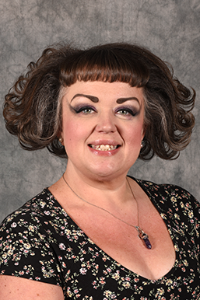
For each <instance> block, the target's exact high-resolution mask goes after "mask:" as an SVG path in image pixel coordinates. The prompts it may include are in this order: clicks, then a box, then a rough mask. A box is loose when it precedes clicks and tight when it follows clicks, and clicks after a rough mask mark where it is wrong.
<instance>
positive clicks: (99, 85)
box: [61, 81, 144, 180]
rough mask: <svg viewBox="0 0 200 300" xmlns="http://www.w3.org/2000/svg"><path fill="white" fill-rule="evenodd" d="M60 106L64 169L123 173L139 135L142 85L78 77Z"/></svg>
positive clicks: (134, 155)
mask: <svg viewBox="0 0 200 300" xmlns="http://www.w3.org/2000/svg"><path fill="white" fill-rule="evenodd" d="M62 109H63V119H62V132H61V136H62V138H63V140H64V146H65V149H66V152H67V155H68V164H67V169H68V171H70V172H72V173H73V172H76V173H79V174H82V175H84V176H86V177H90V178H96V179H98V180H105V179H111V178H115V177H117V176H121V175H124V174H127V172H128V170H129V168H130V167H131V166H132V165H133V164H134V163H135V161H136V159H137V158H138V155H139V152H140V149H141V141H142V139H143V135H144V133H143V125H144V100H143V92H142V88H137V87H131V86H130V85H129V84H127V83H122V82H114V83H109V82H101V81H95V82H91V81H88V82H83V81H77V82H76V83H75V84H73V85H71V86H70V87H67V88H66V93H65V95H64V97H63V103H62ZM72 173H70V174H72Z"/></svg>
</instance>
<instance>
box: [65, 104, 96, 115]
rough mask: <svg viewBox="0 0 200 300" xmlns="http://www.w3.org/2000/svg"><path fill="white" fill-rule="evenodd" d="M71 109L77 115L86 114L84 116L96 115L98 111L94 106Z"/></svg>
mask: <svg viewBox="0 0 200 300" xmlns="http://www.w3.org/2000/svg"><path fill="white" fill-rule="evenodd" d="M71 109H72V110H73V111H74V112H75V113H76V114H80V113H82V114H84V115H89V114H92V113H94V112H95V111H96V110H95V108H94V107H92V106H88V105H84V106H79V105H78V106H75V107H73V106H71Z"/></svg>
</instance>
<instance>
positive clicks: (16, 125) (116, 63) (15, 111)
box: [3, 43, 195, 160]
mask: <svg viewBox="0 0 200 300" xmlns="http://www.w3.org/2000/svg"><path fill="white" fill-rule="evenodd" d="M76 81H103V82H115V81H120V82H125V83H128V84H129V85H130V86H132V87H134V86H136V87H141V88H142V89H143V94H144V99H145V117H144V126H145V136H144V139H143V147H142V148H141V151H140V155H139V158H141V159H144V160H145V159H146V160H147V159H151V158H152V157H153V156H154V154H156V155H158V156H159V157H161V158H163V159H175V158H177V157H178V156H179V154H180V151H181V150H183V149H184V148H185V147H186V146H187V145H188V143H189V142H190V137H191V133H192V128H193V127H194V123H195V121H194V116H193V114H192V113H191V110H192V108H193V106H194V101H195V91H194V90H193V89H192V88H191V89H189V88H187V87H185V86H184V85H183V84H181V83H180V81H179V80H178V79H176V78H175V77H174V76H173V70H172V68H171V67H169V66H168V65H167V64H166V63H165V62H163V61H162V60H161V59H160V58H158V57H157V56H156V55H154V54H153V53H151V51H149V50H148V49H146V48H143V47H140V46H137V45H132V44H126V43H113V44H105V45H99V46H95V47H92V48H89V49H77V48H73V47H70V46H66V45H55V46H53V47H49V48H47V49H45V50H44V51H43V53H42V56H41V57H40V58H39V59H38V60H37V62H36V63H34V62H31V63H30V64H29V65H28V71H27V73H26V74H25V75H22V76H20V77H19V79H18V80H17V81H16V83H15V84H14V86H13V88H12V89H11V90H10V91H9V93H8V94H7V95H6V96H5V104H4V111H3V115H4V118H5V122H6V128H7V130H8V131H9V132H10V133H11V134H14V135H16V136H18V139H19V142H20V144H21V146H22V147H23V148H24V149H26V150H37V149H42V148H45V147H47V148H48V150H49V151H50V152H51V153H54V154H55V155H58V156H60V157H67V153H66V152H65V148H64V147H63V146H62V145H61V143H60V142H59V132H60V130H61V128H62V97H63V91H64V90H65V89H63V87H69V86H70V85H72V84H74V83H75V82H76Z"/></svg>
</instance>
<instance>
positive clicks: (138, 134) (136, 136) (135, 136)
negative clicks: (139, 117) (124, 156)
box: [127, 124, 143, 147]
mask: <svg viewBox="0 0 200 300" xmlns="http://www.w3.org/2000/svg"><path fill="white" fill-rule="evenodd" d="M142 139H143V125H142V124H141V125H138V126H135V127H134V128H129V129H128V130H127V143H128V144H130V145H132V146H135V147H137V146H139V147H140V146H141V141H142Z"/></svg>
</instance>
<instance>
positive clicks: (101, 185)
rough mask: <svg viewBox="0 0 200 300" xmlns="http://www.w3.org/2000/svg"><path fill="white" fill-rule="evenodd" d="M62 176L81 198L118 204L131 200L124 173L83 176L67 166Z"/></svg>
mask: <svg viewBox="0 0 200 300" xmlns="http://www.w3.org/2000/svg"><path fill="white" fill-rule="evenodd" d="M64 177H65V179H66V180H67V182H68V183H69V185H70V186H71V187H72V188H73V189H74V190H75V191H76V192H77V194H79V195H80V196H82V197H83V198H84V197H85V198H87V199H88V200H91V201H92V202H93V201H94V199H95V202H97V203H98V202H99V203H101V204H103V202H107V201H109V203H110V204H111V203H112V202H113V203H115V204H117V205H118V206H119V205H122V204H125V203H127V202H128V201H129V200H131V201H132V195H131V192H130V189H129V187H128V185H127V180H126V174H123V175H121V176H118V177H116V178H115V179H113V178H105V177H104V178H95V177H92V178H91V177H89V176H85V175H84V174H82V173H81V172H79V171H78V172H76V171H75V170H71V169H70V171H69V169H68V168H67V169H66V171H65V173H64ZM80 187H81V188H80Z"/></svg>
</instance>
